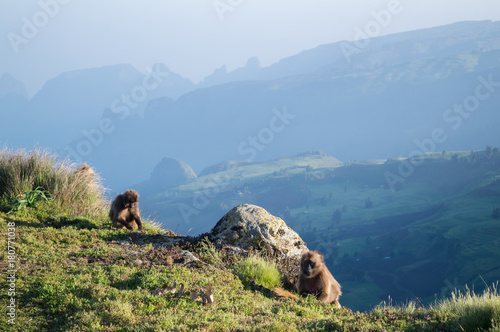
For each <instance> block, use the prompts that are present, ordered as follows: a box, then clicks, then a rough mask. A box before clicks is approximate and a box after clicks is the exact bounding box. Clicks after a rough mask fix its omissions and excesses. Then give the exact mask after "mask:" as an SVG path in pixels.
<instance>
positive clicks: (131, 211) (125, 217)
mask: <svg viewBox="0 0 500 332" xmlns="http://www.w3.org/2000/svg"><path fill="white" fill-rule="evenodd" d="M109 218H110V219H111V221H113V226H114V227H118V228H121V229H129V230H133V229H135V228H138V229H139V230H140V231H142V221H141V215H140V213H139V194H138V193H137V191H135V190H131V189H129V190H127V191H125V192H124V193H123V194H118V195H117V196H116V198H115V200H114V201H113V203H111V209H110V210H109Z"/></svg>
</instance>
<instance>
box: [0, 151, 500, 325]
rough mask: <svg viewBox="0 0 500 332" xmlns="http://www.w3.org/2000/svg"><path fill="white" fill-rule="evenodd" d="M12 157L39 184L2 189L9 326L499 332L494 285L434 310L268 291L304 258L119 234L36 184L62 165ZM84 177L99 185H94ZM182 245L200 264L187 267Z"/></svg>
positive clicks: (91, 212)
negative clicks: (48, 167)
mask: <svg viewBox="0 0 500 332" xmlns="http://www.w3.org/2000/svg"><path fill="white" fill-rule="evenodd" d="M6 157H8V158H10V157H16V158H15V160H17V161H19V163H17V164H16V166H15V167H13V168H12V169H11V172H10V173H9V175H8V176H7V175H3V177H2V183H4V184H5V183H8V181H6V180H16V179H17V180H21V179H25V180H26V179H28V180H29V181H27V182H24V183H25V184H26V187H25V188H24V189H25V190H26V191H25V192H23V193H19V194H16V193H15V190H16V189H15V188H10V187H9V186H8V185H5V186H4V187H3V191H2V192H1V204H0V207H1V210H2V211H3V212H0V231H1V233H2V234H4V236H3V237H2V241H1V244H2V248H3V250H4V252H5V253H6V257H7V260H4V261H3V262H2V264H1V266H0V270H1V272H2V276H3V278H2V279H1V281H0V287H1V289H2V291H1V292H0V299H1V303H2V306H3V307H4V308H5V309H4V315H3V317H2V319H1V320H0V330H2V331H192V330H196V331H254V330H255V331H257V330H269V331H309V330H318V331H323V330H324V331H332V330H337V331H401V330H405V331H462V330H463V329H465V330H467V331H475V330H478V331H499V330H500V295H499V294H498V292H497V289H496V288H495V287H493V288H489V289H487V290H486V291H485V292H484V293H482V294H478V295H476V294H475V293H473V292H470V291H467V292H456V293H455V296H454V297H453V298H450V299H448V300H445V301H440V302H435V303H434V304H433V305H432V306H427V307H418V306H417V305H416V303H415V302H410V303H408V304H407V305H405V306H398V307H394V306H391V305H390V304H391V303H389V304H381V305H380V306H378V307H377V308H375V309H374V310H372V311H370V312H365V313H360V312H355V311H352V310H351V309H349V307H348V306H347V307H344V308H342V309H340V310H339V309H336V308H334V307H333V306H330V305H326V306H325V305H323V304H321V303H320V302H318V301H317V300H316V299H315V298H313V297H309V298H298V299H291V298H282V297H278V296H277V295H275V293H274V292H272V291H271V290H270V289H268V288H266V287H272V286H281V287H286V286H285V285H287V283H286V280H288V279H289V277H290V271H296V264H297V262H296V261H295V260H292V259H288V260H275V259H274V258H273V257H272V256H269V255H266V253H262V252H261V253H259V252H253V253H252V254H251V255H248V256H247V255H246V254H242V253H235V252H232V251H231V250H229V249H228V248H221V249H216V248H215V247H214V246H213V244H211V243H210V242H208V241H207V240H205V239H203V238H201V237H200V238H190V237H180V236H178V235H176V234H175V233H173V232H171V231H164V230H163V229H161V228H160V227H158V225H156V224H155V223H153V222H151V221H146V222H145V231H144V232H142V233H137V232H129V231H125V230H117V229H112V228H111V222H110V220H109V219H108V218H107V217H106V211H105V209H102V205H103V204H104V202H103V201H100V202H99V201H92V202H91V201H83V202H82V206H86V207H87V208H86V209H83V210H79V211H77V210H75V209H74V208H72V204H73V203H71V202H69V201H68V199H64V198H65V197H66V198H67V197H72V193H70V192H68V191H65V193H66V195H67V196H64V195H60V196H56V195H54V193H56V192H57V191H56V189H55V187H52V188H51V189H50V190H47V189H44V188H41V187H40V186H38V184H39V183H40V180H41V179H45V178H46V177H47V175H54V176H55V177H56V178H57V181H63V182H64V181H65V179H68V177H67V175H71V174H75V171H74V168H72V167H68V168H64V167H62V166H61V165H63V164H60V163H59V162H55V163H53V164H52V166H53V167H52V170H53V171H48V172H46V173H43V172H38V170H39V168H38V166H33V165H39V164H38V161H48V162H50V160H52V161H54V159H51V158H50V155H46V154H44V153H37V152H34V153H31V154H25V153H24V154H23V153H21V154H12V153H10V154H9V153H6V154H4V155H3V158H4V159H6ZM47 157H49V158H47ZM8 158H7V159H8ZM2 161H4V160H2ZM26 161H35V163H33V162H32V163H31V164H30V163H27V162H26ZM42 164H44V163H42ZM0 165H4V166H5V164H1V163H0ZM27 165H31V166H30V167H29V168H26V166H27ZM61 167H62V168H61ZM0 169H1V170H6V169H7V168H6V167H3V168H2V167H0ZM19 170H23V171H21V172H20V171H19ZM25 170H29V171H27V172H25ZM56 170H59V171H60V172H59V173H57V174H56V172H55V171H56ZM3 174H6V173H3ZM49 178H50V177H49ZM85 179H86V184H87V186H88V188H87V189H88V190H91V191H92V190H94V189H95V188H96V182H95V178H93V179H94V180H92V179H89V178H88V177H87V178H85ZM30 181H32V183H31V186H32V187H31V188H30V187H29V183H30ZM57 181H56V182H57ZM71 181H73V180H71ZM11 183H19V182H15V181H14V182H11ZM82 184H83V183H82ZM35 185H36V186H37V187H34V186H35ZM76 187H78V188H82V187H80V186H76ZM83 187H84V188H85V186H83ZM7 189H11V190H7ZM85 190H86V189H84V192H85ZM38 192H42V193H43V195H41V194H37V193H38ZM98 207H101V208H98ZM182 250H188V251H190V252H191V253H193V254H194V256H195V258H196V259H198V261H194V263H189V260H187V259H186V257H188V256H189V255H186V252H183V251H182ZM256 257H260V258H258V259H256ZM262 258H263V259H264V261H262ZM259 262H260V263H259ZM276 271H277V274H276ZM273 276H274V277H273ZM276 276H278V278H276ZM261 282H262V283H263V284H265V285H266V287H263V286H259V285H258V283H261ZM343 286H344V290H346V291H349V285H348V284H343ZM289 290H290V291H291V292H293V289H289ZM203 295H204V296H205V300H203ZM207 299H208V300H207ZM341 301H342V298H341ZM344 305H345V304H344Z"/></svg>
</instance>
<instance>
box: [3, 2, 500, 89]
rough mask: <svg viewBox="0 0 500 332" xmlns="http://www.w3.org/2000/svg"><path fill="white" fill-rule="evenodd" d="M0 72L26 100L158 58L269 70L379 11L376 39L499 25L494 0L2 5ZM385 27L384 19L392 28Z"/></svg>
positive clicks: (186, 69)
mask: <svg viewBox="0 0 500 332" xmlns="http://www.w3.org/2000/svg"><path fill="white" fill-rule="evenodd" d="M0 4H1V5H0V8H1V10H0V36H2V38H1V42H0V54H1V61H0V74H1V73H4V72H9V73H11V74H13V75H14V77H16V78H17V79H19V80H21V81H23V82H25V84H26V85H27V88H28V91H29V93H30V95H32V94H34V93H35V92H36V91H37V90H38V89H40V87H41V85H42V84H43V83H44V82H45V81H46V80H48V79H50V78H52V77H55V76H57V75H58V74H60V73H61V72H64V71H67V70H73V69H82V68H89V67H99V66H104V65H110V64H118V63H130V64H133V65H134V66H135V67H137V68H138V69H139V70H141V71H144V70H145V68H146V67H147V66H151V65H152V64H154V63H157V62H162V63H164V64H165V65H167V66H168V67H169V68H170V69H171V70H172V71H174V72H177V73H179V74H181V75H183V76H185V77H187V78H190V79H191V80H193V81H194V82H198V81H199V80H200V79H202V78H203V77H205V76H207V75H209V74H210V73H212V72H213V70H214V69H215V68H217V67H220V66H221V65H223V64H226V65H227V67H228V69H229V70H232V69H234V68H236V67H240V66H243V65H244V64H245V62H246V60H247V59H248V58H250V57H252V56H257V57H258V58H259V60H260V61H261V64H262V65H263V66H267V65H270V64H272V63H273V62H276V61H278V60H279V59H281V58H283V57H286V56H290V55H293V54H296V53H298V52H300V51H302V50H305V49H310V48H313V47H315V46H318V45H320V44H325V43H331V42H335V41H339V40H352V39H354V38H355V29H356V28H360V29H362V30H363V29H365V27H366V26H367V24H369V23H370V22H373V21H374V20H375V18H374V16H373V15H374V13H379V14H380V13H383V12H381V11H384V10H385V12H386V13H387V12H388V11H387V9H388V8H389V9H392V11H393V12H394V13H395V14H391V15H390V17H388V18H387V17H385V18H384V16H383V15H382V16H381V17H382V18H383V19H385V20H386V21H385V23H384V24H383V25H384V26H381V29H380V31H378V32H377V35H385V34H390V33H395V32H400V31H408V30H414V29H419V28H425V27H433V26H439V25H444V24H448V23H452V22H457V21H465V20H500V1H498V0H475V1H471V0H468V1H463V0H460V1H457V0H438V1H436V0H418V1H417V0H369V1H368V0H342V1H341V0H197V1H195V0H142V1H132V0H39V1H33V0H22V1H12V0H0ZM380 15H381V14H380ZM387 22H388V23H387Z"/></svg>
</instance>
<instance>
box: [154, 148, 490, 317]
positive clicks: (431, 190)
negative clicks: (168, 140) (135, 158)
mask: <svg viewBox="0 0 500 332" xmlns="http://www.w3.org/2000/svg"><path fill="white" fill-rule="evenodd" d="M322 158H325V160H328V156H324V155H309V156H299V157H296V158H289V159H287V160H286V165H288V166H287V167H284V165H280V166H279V167H275V168H272V167H271V166H272V163H269V164H266V165H263V164H256V165H246V166H245V169H244V170H242V169H240V168H238V167H235V168H234V169H230V170H229V171H224V172H220V173H216V174H211V175H209V176H203V177H199V178H198V179H196V181H192V182H190V183H189V184H186V185H183V186H180V187H177V188H168V189H167V190H164V191H163V192H162V193H161V194H159V195H157V196H152V197H147V198H145V200H146V201H147V202H148V209H149V211H156V212H157V213H158V215H159V216H161V218H160V219H159V222H161V223H163V224H164V225H165V226H166V227H169V228H172V229H174V230H177V231H179V232H181V233H184V234H185V233H186V232H187V230H188V229H190V228H192V230H191V232H190V233H194V234H198V233H201V232H205V231H208V230H210V228H211V227H213V225H214V224H215V223H216V222H217V220H218V219H219V218H220V217H221V216H222V215H223V214H224V213H225V212H227V211H228V210H229V209H230V208H231V207H233V206H236V205H238V204H242V203H249V204H256V205H260V206H262V207H264V208H266V209H267V210H268V211H270V212H271V213H273V214H275V215H278V216H280V217H282V218H283V219H284V220H285V222H286V223H287V224H288V225H289V226H291V227H292V228H293V229H294V230H295V231H297V232H298V233H299V234H300V236H301V237H302V238H303V239H304V240H305V241H306V242H307V244H308V247H309V248H311V249H317V250H320V251H322V252H323V253H324V254H325V257H326V260H327V264H328V266H330V267H331V268H332V269H333V271H334V274H335V276H336V277H338V278H339V279H340V280H341V281H342V282H344V284H346V285H349V289H348V290H347V291H346V292H345V295H344V302H346V303H348V304H349V305H350V306H352V307H354V308H355V309H357V310H368V309H370V308H373V307H374V306H375V305H377V304H378V303H380V302H381V301H384V300H387V298H388V297H389V296H390V297H391V298H393V299H394V300H396V301H398V302H404V301H406V300H407V299H412V298H419V299H420V301H422V302H423V303H429V302H432V301H434V300H435V299H436V298H440V297H442V296H449V295H450V293H451V291H452V290H454V289H455V288H460V289H463V287H465V285H466V284H468V285H470V286H471V287H472V286H473V287H475V289H479V290H480V289H482V288H484V286H485V283H486V284H491V283H493V282H496V281H497V280H499V279H500V263H499V262H500V243H499V242H498V241H499V238H500V220H499V219H498V216H497V217H496V218H495V217H493V211H494V210H495V208H497V207H500V160H499V159H500V157H499V153H498V149H493V148H489V149H488V150H483V151H476V152H470V151H468V152H445V153H433V154H425V155H422V156H420V158H421V160H420V162H419V163H418V166H416V167H414V168H413V170H412V172H409V173H401V172H400V170H401V167H404V166H405V165H407V161H405V160H387V161H373V162H365V163H357V162H352V163H348V164H343V165H339V164H337V165H334V166H328V165H325V164H326V163H322V162H321V161H320V160H321V159H322ZM273 163H274V164H276V162H273ZM308 163H309V164H308ZM252 168H253V169H252ZM262 169H266V170H267V174H265V173H263V172H262V171H261V170H262ZM410 173H411V174H410ZM240 174H241V175H240ZM252 174H256V175H255V176H252ZM387 174H393V175H395V176H399V177H401V179H402V181H398V182H397V183H396V184H395V185H394V190H391V188H390V185H389V183H388V181H387ZM400 174H403V175H405V176H404V177H402V176H401V175H400ZM408 174H409V175H408ZM190 233H187V234H190Z"/></svg>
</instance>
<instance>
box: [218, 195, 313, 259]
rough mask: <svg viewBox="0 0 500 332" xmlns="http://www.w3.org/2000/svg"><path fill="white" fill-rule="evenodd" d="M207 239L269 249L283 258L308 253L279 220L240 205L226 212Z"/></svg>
mask: <svg viewBox="0 0 500 332" xmlns="http://www.w3.org/2000/svg"><path fill="white" fill-rule="evenodd" d="M210 237H211V240H212V241H213V242H215V243H216V244H218V245H224V244H227V245H232V246H236V247H240V248H243V249H248V248H250V247H252V248H254V249H270V250H272V251H273V252H274V253H276V254H278V255H280V256H285V257H299V256H301V255H302V253H304V252H306V251H308V250H309V249H307V246H306V243H305V242H304V241H303V240H302V239H301V238H300V236H299V235H298V234H297V233H296V232H295V231H294V230H292V229H291V228H290V227H288V226H287V225H286V224H285V222H284V221H283V220H282V219H281V218H278V217H275V216H273V215H271V214H270V213H269V212H267V211H266V210H264V209H263V208H261V207H259V206H256V205H251V204H242V205H239V206H237V207H235V208H233V209H232V210H231V211H229V212H228V213H226V215H225V216H224V217H222V219H221V220H219V222H218V223H217V224H216V225H215V227H214V228H213V229H212V231H211V232H210Z"/></svg>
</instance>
